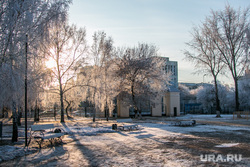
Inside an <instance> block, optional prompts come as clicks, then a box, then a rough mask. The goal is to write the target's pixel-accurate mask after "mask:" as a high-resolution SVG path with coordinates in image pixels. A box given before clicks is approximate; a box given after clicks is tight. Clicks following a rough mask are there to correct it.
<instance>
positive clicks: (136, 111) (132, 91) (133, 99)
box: [131, 80, 138, 118]
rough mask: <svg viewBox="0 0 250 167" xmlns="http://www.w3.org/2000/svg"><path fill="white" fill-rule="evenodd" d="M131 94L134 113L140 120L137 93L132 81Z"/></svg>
mask: <svg viewBox="0 0 250 167" xmlns="http://www.w3.org/2000/svg"><path fill="white" fill-rule="evenodd" d="M131 94H132V103H133V108H134V112H135V118H138V108H137V106H136V102H135V93H134V80H132V85H131Z"/></svg>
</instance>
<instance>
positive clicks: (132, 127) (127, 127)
mask: <svg viewBox="0 0 250 167" xmlns="http://www.w3.org/2000/svg"><path fill="white" fill-rule="evenodd" d="M116 122H117V123H121V124H122V125H120V126H118V127H117V130H123V131H124V130H128V131H131V130H138V129H139V128H138V125H136V124H128V125H125V124H124V123H131V122H133V120H132V119H131V118H126V119H117V120H116Z"/></svg>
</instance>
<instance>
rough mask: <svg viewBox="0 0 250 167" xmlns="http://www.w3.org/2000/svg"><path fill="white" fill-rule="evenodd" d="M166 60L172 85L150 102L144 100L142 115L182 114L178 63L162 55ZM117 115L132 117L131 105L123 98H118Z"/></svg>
mask: <svg viewBox="0 0 250 167" xmlns="http://www.w3.org/2000/svg"><path fill="white" fill-rule="evenodd" d="M162 59H164V60H165V66H164V67H163V70H164V71H165V72H166V73H170V81H169V83H170V85H169V87H168V90H166V92H165V95H164V96H163V97H162V96H157V97H156V98H155V99H154V100H152V102H151V103H150V102H149V104H147V103H146V106H147V107H145V102H144V108H145V109H142V111H141V114H142V116H143V115H148V116H158V117H159V116H171V117H172V116H179V115H180V92H179V90H178V63H177V61H170V60H169V58H168V57H162ZM117 116H118V117H131V116H133V114H131V111H130V106H129V105H127V104H126V103H125V102H123V101H122V100H117Z"/></svg>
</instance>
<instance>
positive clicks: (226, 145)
mask: <svg viewBox="0 0 250 167" xmlns="http://www.w3.org/2000/svg"><path fill="white" fill-rule="evenodd" d="M237 145H239V143H223V144H221V145H217V146H215V147H233V146H237Z"/></svg>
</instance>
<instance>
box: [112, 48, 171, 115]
mask: <svg viewBox="0 0 250 167" xmlns="http://www.w3.org/2000/svg"><path fill="white" fill-rule="evenodd" d="M116 54H117V59H116V61H115V62H116V70H115V75H116V78H117V79H116V80H118V81H119V85H118V87H119V93H120V94H119V96H120V97H121V98H123V99H124V100H126V98H124V97H129V98H128V99H129V103H130V104H131V105H132V106H133V107H134V109H135V111H136V113H137V111H139V107H138V103H139V99H140V100H141V101H148V100H150V101H153V99H155V97H156V95H159V96H160V95H162V93H165V91H166V90H167V85H168V80H169V74H166V72H165V71H164V70H162V69H163V67H164V66H165V64H166V62H165V60H164V59H163V58H161V57H157V56H158V54H157V49H156V47H155V46H154V45H149V44H138V46H137V47H133V48H130V47H128V48H120V49H118V50H117V53H116Z"/></svg>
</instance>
